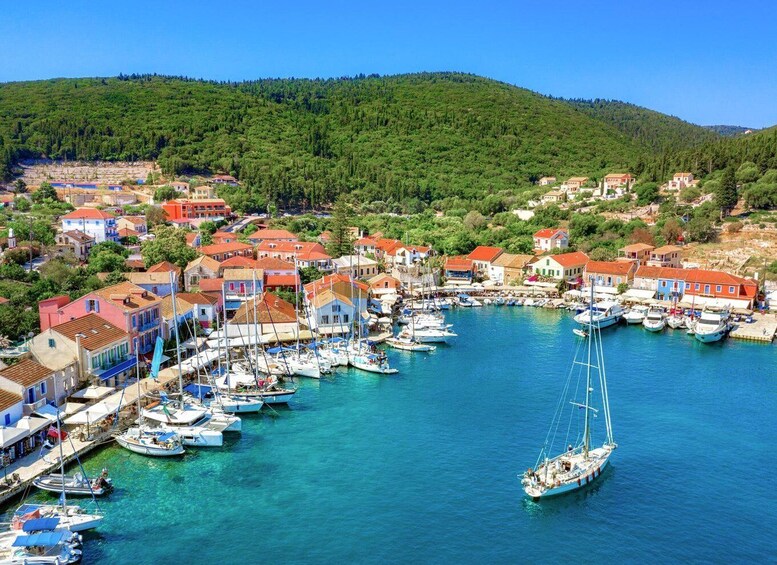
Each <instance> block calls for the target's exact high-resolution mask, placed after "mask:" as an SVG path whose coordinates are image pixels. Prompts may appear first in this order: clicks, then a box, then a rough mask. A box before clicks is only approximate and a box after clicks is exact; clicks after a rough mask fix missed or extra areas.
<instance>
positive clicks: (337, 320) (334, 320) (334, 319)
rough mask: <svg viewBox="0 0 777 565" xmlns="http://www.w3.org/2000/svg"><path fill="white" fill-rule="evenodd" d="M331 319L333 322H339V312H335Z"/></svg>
mask: <svg viewBox="0 0 777 565" xmlns="http://www.w3.org/2000/svg"><path fill="white" fill-rule="evenodd" d="M332 321H333V322H334V323H335V324H339V323H340V314H335V315H334V316H332Z"/></svg>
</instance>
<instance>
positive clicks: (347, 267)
mask: <svg viewBox="0 0 777 565" xmlns="http://www.w3.org/2000/svg"><path fill="white" fill-rule="evenodd" d="M332 267H334V270H335V272H336V273H339V274H341V275H350V276H351V278H353V279H365V278H370V277H374V276H375V275H377V274H378V262H377V261H374V260H373V259H370V258H368V257H363V256H361V255H344V256H343V257H338V258H337V259H332Z"/></svg>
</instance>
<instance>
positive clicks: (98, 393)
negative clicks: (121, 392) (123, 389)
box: [70, 386, 115, 400]
mask: <svg viewBox="0 0 777 565" xmlns="http://www.w3.org/2000/svg"><path fill="white" fill-rule="evenodd" d="M114 390H115V389H114V388H113V387H110V386H88V387H86V388H82V389H81V390H77V391H76V392H74V393H73V394H71V395H70V398H76V399H79V400H100V399H101V398H105V397H106V396H108V395H109V394H111V393H113V392H114Z"/></svg>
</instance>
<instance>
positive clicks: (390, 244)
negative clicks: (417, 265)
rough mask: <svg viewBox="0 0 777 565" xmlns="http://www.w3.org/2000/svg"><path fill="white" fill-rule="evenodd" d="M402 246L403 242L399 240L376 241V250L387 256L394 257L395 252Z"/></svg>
mask: <svg viewBox="0 0 777 565" xmlns="http://www.w3.org/2000/svg"><path fill="white" fill-rule="evenodd" d="M400 245H402V242H401V241H399V240H398V239H386V238H380V239H378V240H376V241H375V249H380V250H381V251H382V252H383V253H386V254H387V255H393V254H394V253H393V251H395V250H396V249H397V247H399V246H400Z"/></svg>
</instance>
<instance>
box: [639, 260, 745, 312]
mask: <svg viewBox="0 0 777 565" xmlns="http://www.w3.org/2000/svg"><path fill="white" fill-rule="evenodd" d="M634 288H638V289H644V290H652V291H654V292H655V293H656V297H657V298H658V299H660V300H673V299H674V298H677V299H682V300H684V301H685V302H688V303H692V304H693V305H694V306H696V307H702V306H704V305H705V304H707V303H710V302H712V303H716V304H719V305H728V306H730V307H733V308H752V307H753V305H754V304H755V301H756V298H757V296H758V283H757V282H756V281H754V280H751V279H746V278H742V277H738V276H736V275H732V274H729V273H724V272H722V271H711V270H706V269H678V268H675V267H654V266H648V265H643V266H641V267H639V268H638V269H637V272H636V273H635V275H634Z"/></svg>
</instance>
